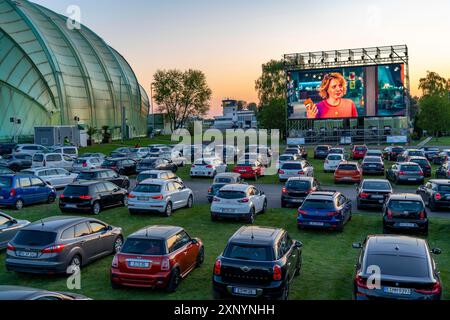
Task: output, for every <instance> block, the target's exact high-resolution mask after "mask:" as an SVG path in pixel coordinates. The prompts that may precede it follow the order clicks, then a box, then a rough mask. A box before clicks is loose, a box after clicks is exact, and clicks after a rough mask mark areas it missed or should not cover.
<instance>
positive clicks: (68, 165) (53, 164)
mask: <svg viewBox="0 0 450 320" xmlns="http://www.w3.org/2000/svg"><path fill="white" fill-rule="evenodd" d="M72 166H73V159H72V158H71V157H70V156H69V155H67V154H60V153H36V154H35V155H34V156H33V161H32V163H31V167H32V168H42V167H45V168H63V169H66V170H67V171H71V170H72Z"/></svg>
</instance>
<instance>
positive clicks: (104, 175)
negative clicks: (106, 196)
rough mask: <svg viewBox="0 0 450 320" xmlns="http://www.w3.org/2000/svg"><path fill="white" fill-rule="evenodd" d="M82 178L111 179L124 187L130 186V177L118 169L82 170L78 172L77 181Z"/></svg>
mask: <svg viewBox="0 0 450 320" xmlns="http://www.w3.org/2000/svg"><path fill="white" fill-rule="evenodd" d="M81 180H97V181H109V182H112V183H114V184H115V185H117V186H119V187H121V188H124V189H128V188H129V187H130V179H129V178H128V177H127V176H121V175H119V174H118V173H117V172H116V171H114V170H109V169H95V170H89V171H82V172H80V173H79V174H78V176H77V178H76V179H75V181H81Z"/></svg>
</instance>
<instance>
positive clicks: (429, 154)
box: [420, 147, 441, 161]
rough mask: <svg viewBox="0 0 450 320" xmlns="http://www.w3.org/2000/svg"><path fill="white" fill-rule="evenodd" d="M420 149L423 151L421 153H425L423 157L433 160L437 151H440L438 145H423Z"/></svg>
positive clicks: (437, 153)
mask: <svg viewBox="0 0 450 320" xmlns="http://www.w3.org/2000/svg"><path fill="white" fill-rule="evenodd" d="M420 150H421V151H423V153H425V157H426V158H427V159H428V160H429V161H433V159H434V158H435V157H437V156H438V155H439V153H441V149H439V148H438V147H423V148H422V149H420Z"/></svg>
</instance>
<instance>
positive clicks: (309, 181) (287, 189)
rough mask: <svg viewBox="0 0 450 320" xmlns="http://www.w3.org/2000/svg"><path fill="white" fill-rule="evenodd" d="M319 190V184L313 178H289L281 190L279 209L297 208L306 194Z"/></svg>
mask: <svg viewBox="0 0 450 320" xmlns="http://www.w3.org/2000/svg"><path fill="white" fill-rule="evenodd" d="M319 190H320V184H319V182H318V181H317V180H316V179H314V178H313V177H295V178H289V180H288V181H287V182H286V184H285V185H284V187H283V189H282V190H281V207H282V208H285V207H287V206H288V205H294V206H296V207H297V208H298V207H299V206H300V205H301V204H302V203H303V201H305V198H306V197H307V196H308V194H310V193H311V192H314V191H319Z"/></svg>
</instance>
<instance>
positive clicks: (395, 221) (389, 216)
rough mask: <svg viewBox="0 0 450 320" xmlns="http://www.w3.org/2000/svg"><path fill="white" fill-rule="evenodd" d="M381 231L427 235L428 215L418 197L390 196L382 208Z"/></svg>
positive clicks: (408, 195) (405, 195)
mask: <svg viewBox="0 0 450 320" xmlns="http://www.w3.org/2000/svg"><path fill="white" fill-rule="evenodd" d="M383 231H384V233H388V232H391V231H397V232H399V231H419V232H421V233H423V234H425V235H428V215H427V211H426V209H425V204H424V202H423V200H422V198H421V197H420V195H417V194H412V193H410V194H408V193H405V194H393V195H391V196H390V197H389V199H388V200H387V202H386V204H385V205H384V208H383Z"/></svg>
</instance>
